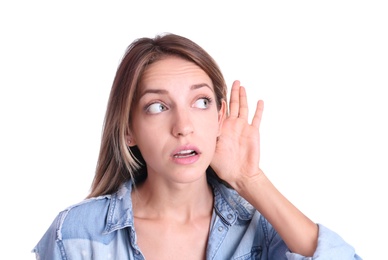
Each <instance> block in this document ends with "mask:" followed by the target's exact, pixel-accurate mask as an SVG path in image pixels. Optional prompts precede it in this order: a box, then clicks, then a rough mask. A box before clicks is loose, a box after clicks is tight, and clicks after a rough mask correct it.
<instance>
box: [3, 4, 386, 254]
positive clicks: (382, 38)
mask: <svg viewBox="0 0 388 260" xmlns="http://www.w3.org/2000/svg"><path fill="white" fill-rule="evenodd" d="M255 2H256V3H255ZM387 13H388V8H387V4H385V1H341V0H337V1H271V2H270V3H263V2H257V1H190V2H185V1H176V2H169V1H138V0H137V1H7V3H6V1H3V2H1V4H0V29H1V31H0V33H1V40H0V88H1V89H0V116H1V117H0V119H1V122H0V124H1V128H0V131H1V135H0V152H1V157H0V160H1V163H0V166H1V168H0V171H1V172H0V173H1V175H0V176H1V177H0V178H1V181H0V185H1V190H0V192H1V199H2V207H1V215H0V223H1V226H2V227H1V237H2V241H3V242H1V245H0V247H1V254H2V255H6V256H8V255H9V256H10V257H8V258H7V259H34V256H33V254H32V253H30V251H31V249H32V248H33V247H34V245H35V244H36V243H37V242H38V240H39V239H40V237H41V236H42V235H43V233H44V232H45V231H46V229H47V228H48V226H49V225H50V224H51V221H52V220H53V219H54V217H55V216H56V214H57V213H58V212H59V211H60V210H62V209H64V208H65V207H67V206H69V205H70V204H73V203H76V202H79V201H80V200H82V199H83V198H84V197H85V196H86V195H87V194H88V191H89V187H90V184H91V182H92V178H93V176H94V169H95V165H96V161H97V155H98V149H99V142H100V134H101V128H102V122H103V117H104V113H105V108H106V102H107V99H108V94H109V91H110V87H111V83H112V81H113V77H114V74H115V70H116V68H117V66H118V64H119V61H120V59H121V57H122V55H123V53H124V51H125V48H126V47H127V45H128V44H129V43H130V42H131V41H133V40H134V39H135V38H138V37H142V36H154V35H155V34H157V33H161V32H173V33H177V34H181V35H183V36H186V37H188V38H191V39H192V40H194V41H196V42H197V43H199V44H200V45H201V46H203V47H204V48H205V49H206V50H207V51H208V52H209V53H210V54H211V55H212V56H213V57H214V58H215V59H216V61H218V63H219V65H220V67H221V69H222V70H223V72H224V74H225V77H226V80H227V82H228V84H229V85H231V83H232V81H233V80H235V79H239V80H241V82H242V84H243V85H244V86H246V87H247V89H248V94H249V98H250V100H249V101H250V104H251V107H252V109H251V110H252V111H253V107H254V104H255V102H256V100H257V99H263V100H264V102H265V111H264V117H263V122H262V130H261V134H262V135H261V137H262V157H261V167H262V168H263V170H264V171H265V172H266V173H267V175H268V176H269V177H270V179H271V180H272V181H273V182H274V183H275V185H276V186H277V187H278V188H279V189H280V190H281V191H282V192H283V193H284V194H285V195H286V196H287V197H288V198H289V199H290V200H291V201H292V202H293V203H294V204H295V205H296V206H297V207H298V208H300V209H301V210H302V211H303V212H304V213H306V214H307V215H308V216H309V217H310V218H311V219H312V220H314V221H315V222H319V223H322V224H324V225H326V226H327V227H329V228H331V229H333V230H335V231H336V232H337V233H339V234H340V235H341V236H342V237H343V238H344V239H345V240H346V241H348V242H349V243H350V244H352V245H353V246H354V247H355V248H356V250H357V252H358V253H359V254H360V255H361V256H362V257H363V258H364V259H381V258H382V257H386V255H387V253H386V242H387V237H386V235H387V234H388V228H387V219H388V214H387V198H388V194H387V193H388V192H387V188H386V186H387V181H386V177H387V176H386V175H387V173H388V166H387V162H388V160H387V158H388V138H387V133H388V126H387V123H388V120H387V119H388V116H387V115H388V104H387V97H388V94H387V92H386V91H387V87H388V51H387V50H388V48H387V46H388V15H387ZM252 113H253V112H252ZM11 256H12V257H11Z"/></svg>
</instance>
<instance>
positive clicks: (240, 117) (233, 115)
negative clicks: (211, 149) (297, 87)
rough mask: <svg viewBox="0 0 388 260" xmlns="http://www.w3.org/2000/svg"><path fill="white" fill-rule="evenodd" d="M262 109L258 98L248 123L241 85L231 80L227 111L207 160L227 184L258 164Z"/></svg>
mask: <svg viewBox="0 0 388 260" xmlns="http://www.w3.org/2000/svg"><path fill="white" fill-rule="evenodd" d="M262 112H263V102H262V101H259V102H258V103H257V107H256V111H255V115H254V117H253V120H252V124H249V123H248V104H247V97H246V93H245V89H244V88H243V87H241V86H240V83H239V82H238V81H235V82H234V83H233V86H232V92H231V97H230V115H229V116H228V117H227V118H226V119H225V121H224V123H223V126H222V131H221V136H220V138H219V140H218V142H217V147H216V152H215V155H214V157H213V160H212V163H211V166H212V168H213V169H214V170H215V171H216V172H217V174H218V176H219V177H220V178H222V179H223V180H225V181H227V182H228V183H230V184H232V183H235V182H236V181H237V180H238V179H239V176H241V175H250V174H253V173H254V172H257V171H256V170H257V169H258V168H259V161H260V134H259V127H260V121H261V116H262ZM232 186H233V185H232Z"/></svg>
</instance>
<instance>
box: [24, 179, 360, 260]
mask: <svg viewBox="0 0 388 260" xmlns="http://www.w3.org/2000/svg"><path fill="white" fill-rule="evenodd" d="M209 183H210V184H211V186H212V187H213V193H214V209H213V216H212V224H211V228H210V232H209V239H208V244H207V249H206V259H217V260H226V259H239V260H243V259H276V260H279V259H290V260H302V259H304V260H307V259H340V260H347V259H361V258H360V257H359V256H358V255H357V254H356V253H355V250H354V248H353V247H352V246H350V245H349V244H347V243H346V242H345V241H344V240H343V239H342V238H341V237H340V236H339V235H337V234H336V233H335V232H333V231H331V230H329V229H328V228H326V227H324V226H323V225H321V224H318V227H319V237H318V246H317V249H316V251H315V253H314V256H313V257H304V256H301V255H298V254H295V253H292V252H290V250H289V249H288V248H287V246H286V244H285V243H284V241H283V240H282V239H281V237H280V236H279V235H278V233H277V232H276V231H275V230H274V229H273V227H272V226H271V224H270V223H269V222H268V221H267V220H266V219H265V218H264V217H263V216H262V215H261V214H260V213H259V212H258V211H257V210H255V209H254V208H253V207H252V206H251V205H250V204H249V203H248V202H247V201H246V200H244V199H243V198H242V197H241V196H239V195H238V193H237V192H236V191H234V190H232V189H229V188H228V187H226V186H225V185H224V184H222V183H220V182H218V181H217V180H216V179H212V178H209ZM131 190H132V182H131V181H128V182H126V183H125V184H123V185H122V186H121V188H120V189H119V190H118V191H117V192H116V193H114V194H111V195H105V196H100V197H96V198H91V199H87V200H84V201H82V202H80V203H78V204H76V205H73V206H71V207H68V208H67V209H66V210H64V211H62V212H60V213H59V214H58V216H57V217H56V218H55V220H54V222H53V223H52V224H51V226H50V227H49V229H48V230H47V232H46V233H45V234H44V236H43V237H42V238H41V240H40V241H39V242H38V244H37V245H36V246H35V247H34V249H33V250H32V252H34V253H35V256H36V259H40V260H59V259H61V260H65V259H66V260H81V259H83V260H84V259H93V260H107V259H112V260H128V259H131V260H132V259H134V260H135V259H136V260H141V259H145V258H144V256H143V255H142V253H141V249H140V248H139V246H138V244H137V239H136V231H135V228H134V216H133V212H132V201H131ZM155 235H157V234H155Z"/></svg>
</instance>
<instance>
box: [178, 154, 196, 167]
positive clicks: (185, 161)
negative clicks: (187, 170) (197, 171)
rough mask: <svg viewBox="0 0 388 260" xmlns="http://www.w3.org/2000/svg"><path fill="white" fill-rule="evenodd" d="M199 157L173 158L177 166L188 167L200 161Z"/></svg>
mask: <svg viewBox="0 0 388 260" xmlns="http://www.w3.org/2000/svg"><path fill="white" fill-rule="evenodd" d="M198 159H199V155H198V154H196V155H193V156H188V157H172V160H173V162H175V163H177V164H182V165H187V164H192V163H195V162H196V161H198Z"/></svg>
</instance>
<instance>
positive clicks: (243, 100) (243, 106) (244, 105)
mask: <svg viewBox="0 0 388 260" xmlns="http://www.w3.org/2000/svg"><path fill="white" fill-rule="evenodd" d="M239 101H240V106H239V114H238V117H239V118H242V119H248V101H247V92H246V90H245V88H244V87H240V93H239Z"/></svg>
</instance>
